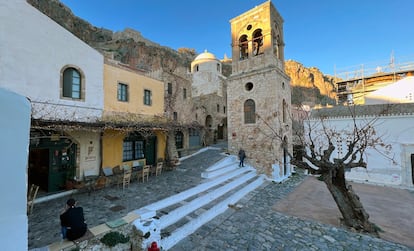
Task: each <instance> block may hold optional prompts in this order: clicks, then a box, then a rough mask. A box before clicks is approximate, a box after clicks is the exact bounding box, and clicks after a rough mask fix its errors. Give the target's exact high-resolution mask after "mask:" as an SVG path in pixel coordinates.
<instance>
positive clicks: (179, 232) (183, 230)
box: [161, 176, 264, 250]
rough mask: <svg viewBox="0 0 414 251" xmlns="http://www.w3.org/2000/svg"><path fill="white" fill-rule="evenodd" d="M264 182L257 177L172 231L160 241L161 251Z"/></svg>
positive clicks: (222, 211) (262, 178)
mask: <svg viewBox="0 0 414 251" xmlns="http://www.w3.org/2000/svg"><path fill="white" fill-rule="evenodd" d="M263 182H264V177H263V176H259V177H257V178H256V179H255V180H254V181H253V182H251V183H249V184H247V185H246V186H244V187H242V188H240V189H239V190H238V191H237V192H235V193H233V194H232V195H231V196H230V197H228V198H226V199H223V200H222V201H220V202H218V203H217V204H216V205H215V206H213V207H212V208H210V209H209V210H207V211H206V212H204V213H202V214H200V215H199V216H198V217H197V218H194V219H192V220H191V221H189V222H188V223H187V224H185V225H183V226H182V227H180V228H178V229H176V230H174V231H173V232H172V233H171V235H170V236H168V237H165V238H164V239H161V247H162V248H163V250H168V249H170V248H171V247H173V246H174V245H175V244H177V243H178V242H179V241H180V240H182V239H184V238H185V237H187V236H188V235H190V234H192V233H194V232H195V231H196V230H197V229H198V228H199V227H201V226H203V225H204V224H205V223H207V222H209V221H210V220H212V219H214V218H215V217H216V216H218V215H220V214H222V213H224V212H225V211H226V210H227V209H228V205H229V204H235V203H236V202H237V201H239V200H240V199H241V198H243V197H244V196H245V195H247V194H248V193H249V192H251V191H253V190H255V189H256V188H258V187H259V186H260V185H262V184H263ZM162 221H163V219H161V222H162Z"/></svg>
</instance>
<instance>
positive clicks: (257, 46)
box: [252, 29, 263, 56]
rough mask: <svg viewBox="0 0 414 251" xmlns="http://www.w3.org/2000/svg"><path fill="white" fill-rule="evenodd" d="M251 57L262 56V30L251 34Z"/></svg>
mask: <svg viewBox="0 0 414 251" xmlns="http://www.w3.org/2000/svg"><path fill="white" fill-rule="evenodd" d="M252 52H253V55H255V56H256V55H259V54H263V34H262V29H257V30H255V31H254V32H253V51H252Z"/></svg>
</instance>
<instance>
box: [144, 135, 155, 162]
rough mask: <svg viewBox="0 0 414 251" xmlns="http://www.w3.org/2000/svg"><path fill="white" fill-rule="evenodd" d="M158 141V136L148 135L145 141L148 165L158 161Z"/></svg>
mask: <svg viewBox="0 0 414 251" xmlns="http://www.w3.org/2000/svg"><path fill="white" fill-rule="evenodd" d="M156 143H157V137H156V136H152V137H148V138H147V140H146V142H145V159H146V161H147V165H154V164H155V163H156V161H155V158H156V149H157V147H156Z"/></svg>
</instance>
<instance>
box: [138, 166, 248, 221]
mask: <svg viewBox="0 0 414 251" xmlns="http://www.w3.org/2000/svg"><path fill="white" fill-rule="evenodd" d="M251 170H252V169H251V168H247V167H244V168H238V169H236V170H234V171H233V172H229V173H227V174H225V175H222V176H220V177H217V178H215V179H212V180H209V181H207V182H205V183H202V184H200V185H198V186H196V187H193V188H190V189H188V190H186V191H183V192H181V193H178V194H175V195H173V196H170V197H168V198H165V199H163V200H160V201H157V202H155V203H152V204H149V205H147V206H145V207H143V208H140V209H137V210H135V211H134V212H135V213H136V214H138V215H141V213H142V211H148V210H151V211H157V210H160V209H162V208H166V207H169V206H171V205H174V204H177V203H180V202H181V201H183V200H185V199H187V198H189V197H192V196H194V195H196V194H199V193H201V192H204V191H206V190H208V189H210V188H212V187H214V186H217V185H219V184H221V183H223V182H226V181H227V180H230V179H233V178H235V177H237V176H239V175H242V174H243V173H245V172H249V171H251Z"/></svg>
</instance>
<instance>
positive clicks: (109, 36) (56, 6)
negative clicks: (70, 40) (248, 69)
mask: <svg viewBox="0 0 414 251" xmlns="http://www.w3.org/2000/svg"><path fill="white" fill-rule="evenodd" d="M27 2H28V3H30V4H31V5H33V6H34V7H35V8H37V9H39V10H40V11H41V12H43V13H44V14H45V15H47V16H49V17H50V18H51V19H53V20H54V21H55V22H57V23H58V24H60V25H61V26H62V27H64V28H65V29H67V30H68V31H70V32H72V33H73V34H74V35H75V36H77V37H78V38H80V39H81V40H83V41H84V42H86V43H88V44H89V45H90V46H92V47H94V48H96V49H97V50H99V51H100V52H101V53H102V54H103V55H105V57H107V58H110V59H114V60H117V61H120V62H122V63H125V64H128V65H130V66H131V67H133V68H136V69H138V70H141V71H144V72H156V71H160V70H162V71H166V72H177V69H181V70H179V72H181V73H185V72H186V70H185V69H188V68H189V66H190V64H191V61H192V60H193V59H194V58H195V56H196V55H197V53H196V51H195V50H194V49H188V48H182V49H179V50H178V51H175V50H173V49H171V48H168V47H165V46H161V45H159V44H157V43H155V42H153V41H150V40H148V39H145V38H144V37H143V36H142V35H141V33H140V32H138V31H135V30H132V29H125V30H124V31H122V32H112V31H111V30H107V29H104V28H97V27H95V26H93V25H91V24H90V23H88V22H87V21H85V20H83V19H81V18H79V17H77V16H75V15H74V14H73V13H72V11H71V10H70V9H69V8H68V7H66V6H65V5H64V4H62V3H61V2H60V1H59V0H27ZM285 70H286V73H287V74H288V75H289V76H290V78H291V86H292V103H293V104H300V103H310V104H323V105H325V104H334V97H335V88H334V80H333V77H330V76H326V75H324V74H323V73H322V72H320V71H319V69H317V68H315V67H311V68H307V67H304V66H303V65H302V64H301V63H298V62H295V61H292V60H288V61H286V63H285ZM223 74H224V75H225V76H229V75H230V74H231V63H229V62H226V63H224V62H223Z"/></svg>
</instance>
